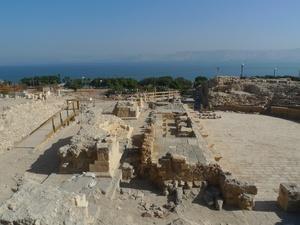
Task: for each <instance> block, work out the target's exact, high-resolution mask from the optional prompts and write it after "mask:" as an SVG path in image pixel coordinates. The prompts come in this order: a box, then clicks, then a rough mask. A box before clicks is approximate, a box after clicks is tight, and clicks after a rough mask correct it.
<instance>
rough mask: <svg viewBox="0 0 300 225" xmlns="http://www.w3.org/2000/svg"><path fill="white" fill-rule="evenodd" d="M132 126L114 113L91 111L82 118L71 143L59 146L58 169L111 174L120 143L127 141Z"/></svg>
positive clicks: (117, 163)
mask: <svg viewBox="0 0 300 225" xmlns="http://www.w3.org/2000/svg"><path fill="white" fill-rule="evenodd" d="M131 132H132V128H131V127H129V126H127V125H125V124H124V123H123V121H121V120H120V119H118V118H117V117H115V116H110V115H105V116H103V115H101V114H100V113H96V114H93V116H92V119H90V120H89V121H83V124H82V127H81V129H80V130H79V132H78V134H77V135H75V136H74V137H73V138H72V139H71V144H69V145H66V146H63V147H61V148H60V149H59V157H60V161H61V163H60V172H61V173H81V172H86V171H91V172H96V173H97V175H98V176H112V175H113V174H114V171H115V170H116V169H117V168H118V166H119V161H120V158H121V155H122V152H121V151H122V149H120V143H122V144H121V145H122V147H123V146H124V144H126V143H127V142H128V139H129V138H130V134H131Z"/></svg>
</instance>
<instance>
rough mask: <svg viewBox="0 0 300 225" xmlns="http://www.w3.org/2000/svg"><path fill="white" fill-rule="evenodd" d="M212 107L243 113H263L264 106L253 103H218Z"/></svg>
mask: <svg viewBox="0 0 300 225" xmlns="http://www.w3.org/2000/svg"><path fill="white" fill-rule="evenodd" d="M214 109H216V110H221V111H226V110H227V111H234V112H245V113H263V112H264V111H265V108H264V107H263V106H254V105H220V106H215V107H214Z"/></svg>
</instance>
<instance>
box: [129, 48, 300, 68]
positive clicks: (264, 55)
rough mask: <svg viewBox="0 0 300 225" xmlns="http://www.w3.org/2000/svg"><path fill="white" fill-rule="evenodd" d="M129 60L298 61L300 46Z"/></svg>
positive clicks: (215, 51)
mask: <svg viewBox="0 0 300 225" xmlns="http://www.w3.org/2000/svg"><path fill="white" fill-rule="evenodd" d="M128 59H129V61H131V62H185V63H186V62H191V63H195V62H197V63H216V62H217V63H237V62H238V63H241V62H245V63H249V62H250V63H277V62H278V63H299V64H300V48H299V49H286V50H213V51H184V52H177V53H174V54H167V55H137V56H134V57H130V58H128Z"/></svg>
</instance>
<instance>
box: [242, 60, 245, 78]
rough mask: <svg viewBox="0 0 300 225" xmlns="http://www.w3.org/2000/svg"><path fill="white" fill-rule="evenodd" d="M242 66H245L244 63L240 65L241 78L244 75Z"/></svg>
mask: <svg viewBox="0 0 300 225" xmlns="http://www.w3.org/2000/svg"><path fill="white" fill-rule="evenodd" d="M244 66H245V64H244V63H243V64H242V65H241V78H243V76H244Z"/></svg>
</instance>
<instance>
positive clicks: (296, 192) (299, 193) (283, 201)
mask: <svg viewBox="0 0 300 225" xmlns="http://www.w3.org/2000/svg"><path fill="white" fill-rule="evenodd" d="M277 202H278V204H279V206H280V207H281V208H282V209H283V210H284V211H287V212H296V211H300V187H299V186H298V185H297V184H294V183H282V184H280V186H279V196H278V198H277Z"/></svg>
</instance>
